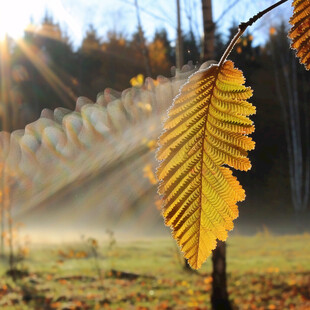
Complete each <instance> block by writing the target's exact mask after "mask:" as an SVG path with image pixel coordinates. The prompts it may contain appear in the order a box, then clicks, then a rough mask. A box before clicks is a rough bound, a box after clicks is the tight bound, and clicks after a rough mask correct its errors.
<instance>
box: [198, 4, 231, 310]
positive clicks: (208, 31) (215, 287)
mask: <svg viewBox="0 0 310 310" xmlns="http://www.w3.org/2000/svg"><path fill="white" fill-rule="evenodd" d="M202 15H203V28H204V43H203V61H207V60H211V59H213V58H214V54H215V47H214V30H215V24H214V22H213V18H212V1H211V0H202ZM212 262H213V272H212V279H213V282H212V283H213V284H212V294H211V304H212V309H213V310H222V309H223V310H230V309H232V308H231V305H230V302H229V299H228V292H227V281H226V244H225V242H223V241H218V243H217V247H216V248H215V250H214V251H213V253H212Z"/></svg>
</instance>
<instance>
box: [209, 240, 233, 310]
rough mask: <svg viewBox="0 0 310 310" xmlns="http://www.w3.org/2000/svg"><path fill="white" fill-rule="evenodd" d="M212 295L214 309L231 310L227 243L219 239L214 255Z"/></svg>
mask: <svg viewBox="0 0 310 310" xmlns="http://www.w3.org/2000/svg"><path fill="white" fill-rule="evenodd" d="M212 265H213V272H212V280H213V281H212V296H211V304H212V309H213V310H230V309H232V308H231V305H230V302H229V299H228V292H227V281H226V243H225V242H223V241H218V244H217V248H216V249H215V250H214V251H213V255H212Z"/></svg>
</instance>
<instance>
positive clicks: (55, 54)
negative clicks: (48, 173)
mask: <svg viewBox="0 0 310 310" xmlns="http://www.w3.org/2000/svg"><path fill="white" fill-rule="evenodd" d="M236 29H237V27H236V26H235V25H232V27H231V28H230V30H229V32H230V35H229V36H228V37H227V38H225V37H224V36H223V35H222V34H221V33H219V32H216V35H215V54H216V60H219V58H220V57H221V55H222V53H223V50H224V49H225V46H226V44H227V42H229V41H230V40H231V38H232V36H233V35H234V34H235V33H236ZM254 36H255V33H253V34H251V33H249V32H248V33H247V34H245V35H244V36H243V37H242V38H241V39H240V40H239V42H238V43H237V46H236V48H235V50H234V52H233V53H232V54H231V55H230V59H232V60H233V61H234V62H235V64H236V66H237V67H238V68H240V69H241V70H243V72H244V75H245V76H246V79H247V80H246V84H247V85H250V86H251V87H252V88H253V89H254V96H253V98H252V102H253V103H254V105H255V106H256V107H257V114H256V115H255V116H253V120H254V122H255V124H256V131H255V133H254V134H253V138H254V140H255V141H256V149H255V151H254V152H252V153H253V154H252V153H251V154H250V158H251V161H252V163H253V168H252V170H251V171H250V173H247V174H246V175H245V174H242V173H240V176H238V178H240V181H241V184H244V187H245V189H246V191H247V193H248V198H247V202H246V203H247V204H248V205H251V206H252V208H249V209H247V211H246V212H249V214H252V213H251V212H252V211H253V210H256V211H255V212H260V210H262V209H263V210H265V211H268V212H274V211H280V212H283V210H287V211H288V210H291V209H292V208H291V204H290V203H288V201H290V192H289V191H286V192H285V191H283V188H289V187H290V185H289V169H288V152H287V140H286V130H287V128H286V122H287V121H288V120H287V119H286V118H285V113H283V112H284V109H285V106H287V105H289V104H290V103H289V100H290V98H291V97H292V96H295V97H296V96H297V97H298V109H297V111H295V112H296V113H297V114H298V119H299V125H300V140H301V141H302V154H303V159H304V160H306V158H307V156H308V155H309V154H307V152H308V151H309V148H308V147H307V143H306V142H307V141H309V118H310V115H309V108H308V107H307V104H309V95H310V93H309V92H310V88H309V85H310V84H309V73H308V72H305V70H304V69H303V67H302V66H300V65H299V64H298V61H297V60H296V59H295V57H294V52H292V51H289V48H288V47H289V41H288V39H287V29H285V26H284V24H281V25H279V26H278V27H276V28H273V27H272V28H270V34H269V39H268V40H267V42H266V44H265V45H264V46H253V37H254ZM141 43H142V42H141V34H140V33H139V31H138V30H137V31H136V32H135V33H134V34H132V36H130V37H129V36H127V37H126V36H124V35H123V34H121V33H115V32H112V31H111V32H109V33H108V34H107V36H106V39H104V40H103V39H102V38H100V37H99V36H98V34H97V32H96V29H94V28H93V27H92V26H89V29H88V31H87V32H86V34H85V37H84V39H83V41H82V43H81V46H80V47H78V48H77V49H73V46H72V44H71V43H70V38H68V37H67V36H66V35H65V34H64V32H63V31H62V30H61V28H60V26H59V25H58V24H57V23H55V22H54V21H53V19H52V18H51V17H49V16H46V17H45V18H44V19H43V21H42V24H41V25H40V26H38V27H34V26H31V25H30V26H29V27H28V28H27V29H26V30H25V33H24V37H23V39H22V40H19V41H17V42H15V41H13V40H8V42H7V56H9V57H6V58H5V57H1V58H0V69H1V70H2V71H5V72H6V73H7V74H6V79H7V81H6V82H5V83H6V85H9V89H10V91H9V95H8V96H7V97H6V98H7V102H6V103H4V102H2V106H1V107H2V109H1V112H2V117H1V120H2V121H1V129H2V130H7V131H12V130H16V129H20V128H23V127H24V126H25V125H26V124H27V123H29V122H32V121H34V120H35V119H37V118H38V117H39V115H40V112H41V111H42V110H43V109H44V108H49V109H55V108H56V107H61V106H62V107H66V108H69V109H74V106H75V100H76V98H77V97H78V96H86V97H89V98H90V99H92V100H93V101H95V100H96V95H97V94H98V93H99V92H101V91H103V90H104V89H105V88H107V87H109V88H112V89H115V90H118V91H122V90H124V89H126V88H128V87H130V82H129V81H130V79H131V78H132V77H134V76H136V75H138V74H143V75H144V76H146V72H147V71H148V70H147V68H146V67H145V62H144V59H143V57H144V55H143V51H142V48H141ZM146 51H147V57H148V63H149V68H150V71H151V76H152V78H156V77H157V76H158V75H163V76H166V77H170V76H171V68H172V67H173V66H175V62H176V55H175V47H174V42H171V41H170V40H169V37H168V34H167V31H166V30H165V29H164V28H162V29H159V30H157V31H156V32H155V34H154V36H153V38H152V39H151V40H148V41H146ZM2 53H3V48H2ZM201 54H202V53H201V42H198V41H197V40H196V36H195V35H194V34H193V33H192V32H189V33H184V34H183V58H184V63H187V62H188V61H192V62H193V64H194V65H199V64H200V63H201V62H202V61H201V59H202V57H201ZM3 59H8V60H9V61H6V62H4V61H3ZM1 60H2V61H1ZM287 75H290V76H292V77H294V79H293V82H292V83H289V82H288V79H287ZM0 78H1V77H0ZM296 94H297V95H296ZM295 99H296V98H295ZM3 107H5V108H3ZM286 117H287V116H286ZM261 193H263V197H262V194H261ZM262 201H268V202H269V203H268V204H266V205H262V204H261V202H262Z"/></svg>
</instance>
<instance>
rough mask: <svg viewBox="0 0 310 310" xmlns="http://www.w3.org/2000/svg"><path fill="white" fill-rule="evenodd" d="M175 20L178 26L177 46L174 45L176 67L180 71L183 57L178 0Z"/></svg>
mask: <svg viewBox="0 0 310 310" xmlns="http://www.w3.org/2000/svg"><path fill="white" fill-rule="evenodd" d="M177 19H178V26H177V42H176V43H177V44H176V53H175V57H176V67H177V68H178V69H182V66H183V64H184V57H183V36H182V27H181V8H180V0H177Z"/></svg>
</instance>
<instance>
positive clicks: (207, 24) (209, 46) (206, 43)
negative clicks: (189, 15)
mask: <svg viewBox="0 0 310 310" xmlns="http://www.w3.org/2000/svg"><path fill="white" fill-rule="evenodd" d="M201 3H202V16H203V31H204V40H203V56H202V59H203V61H207V60H212V59H213V57H214V31H215V24H214V22H213V19H212V1H211V0H201Z"/></svg>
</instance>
